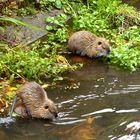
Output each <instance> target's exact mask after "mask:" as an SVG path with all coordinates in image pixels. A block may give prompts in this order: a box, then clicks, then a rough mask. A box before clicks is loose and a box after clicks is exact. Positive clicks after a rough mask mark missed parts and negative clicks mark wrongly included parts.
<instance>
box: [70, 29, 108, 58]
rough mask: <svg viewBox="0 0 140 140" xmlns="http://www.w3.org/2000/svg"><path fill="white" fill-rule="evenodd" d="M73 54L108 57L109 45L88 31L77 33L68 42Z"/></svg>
mask: <svg viewBox="0 0 140 140" xmlns="http://www.w3.org/2000/svg"><path fill="white" fill-rule="evenodd" d="M68 46H69V49H70V51H72V53H76V54H80V55H81V56H88V57H101V56H107V55H108V54H109V52H110V48H109V43H108V42H107V40H105V39H104V38H99V37H97V36H95V35H94V34H92V33H91V32H88V31H78V32H75V33H74V34H73V35H72V36H71V37H70V38H69V41H68Z"/></svg>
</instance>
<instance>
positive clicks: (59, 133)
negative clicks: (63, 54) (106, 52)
mask: <svg viewBox="0 0 140 140" xmlns="http://www.w3.org/2000/svg"><path fill="white" fill-rule="evenodd" d="M85 61H88V62H86V64H85V67H84V68H83V69H82V70H81V71H80V70H79V71H76V72H72V73H69V74H68V75H67V76H68V80H66V81H64V82H62V83H60V84H59V85H58V86H57V88H55V89H49V90H47V92H48V96H49V97H50V98H51V99H52V100H54V102H56V103H57V106H58V110H59V118H58V120H56V121H55V122H53V123H50V122H47V121H42V120H36V119H35V120H34V119H32V120H22V119H21V120H17V121H16V122H15V123H13V124H11V125H8V126H1V127H0V140H89V139H90V140H91V139H92V140H94V139H95V138H94V137H93V136H92V135H91V131H93V130H92V128H95V129H96V132H97V135H96V134H95V135H96V136H95V137H96V139H97V140H134V137H135V135H136V133H135V132H134V134H130V131H126V130H125V129H126V127H127V125H128V124H131V123H133V122H137V124H139V122H140V70H137V71H136V72H133V73H130V72H127V71H124V70H120V69H116V68H114V67H112V66H108V65H107V64H103V62H100V61H98V60H94V61H91V60H86V59H85ZM78 86H79V88H77V87H78ZM88 116H91V117H94V121H93V124H92V125H91V126H90V128H89V126H88V127H87V126H86V124H85V126H83V127H84V128H85V129H84V130H83V128H81V127H80V128H76V129H75V126H77V125H79V124H80V123H81V122H83V121H84V120H85V119H86V118H87V117H88ZM73 126H74V129H73ZM67 130H71V131H72V132H71V133H69V132H68V133H67ZM77 132H78V133H80V135H81V133H82V134H83V135H84V138H83V139H81V138H80V136H76V135H78V134H77ZM64 133H67V134H66V135H64ZM85 135H86V136H85ZM87 135H88V137H87ZM139 139H140V138H139V135H138V136H137V139H136V140H139Z"/></svg>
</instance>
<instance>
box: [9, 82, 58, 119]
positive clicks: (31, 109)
mask: <svg viewBox="0 0 140 140" xmlns="http://www.w3.org/2000/svg"><path fill="white" fill-rule="evenodd" d="M17 97H19V98H20V99H21V100H22V103H23V105H22V106H17V107H16V108H15V112H16V113H17V114H18V115H19V116H22V117H27V116H30V117H33V118H44V119H50V120H52V119H54V118H56V117H57V108H56V106H55V104H54V102H53V101H52V100H50V99H49V98H48V97H47V93H46V91H45V90H44V89H43V88H42V87H41V86H40V85H39V84H37V83H36V82H28V83H25V84H24V85H23V86H22V87H21V88H20V89H18V90H17V91H16V96H15V98H14V101H13V105H12V109H11V111H10V113H9V115H10V116H12V113H13V110H14V106H15V103H16V98H17Z"/></svg>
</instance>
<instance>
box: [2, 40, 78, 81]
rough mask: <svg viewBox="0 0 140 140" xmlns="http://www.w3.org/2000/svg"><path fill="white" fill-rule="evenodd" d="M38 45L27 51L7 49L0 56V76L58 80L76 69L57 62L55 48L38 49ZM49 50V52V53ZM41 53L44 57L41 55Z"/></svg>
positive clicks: (23, 49)
mask: <svg viewBox="0 0 140 140" xmlns="http://www.w3.org/2000/svg"><path fill="white" fill-rule="evenodd" d="M40 45H41V44H40V43H38V45H37V44H36V45H32V46H31V47H30V48H28V49H27V50H26V49H25V48H22V46H18V47H16V48H13V49H8V50H7V53H5V55H2V56H1V59H0V76H1V77H2V76H6V77H9V78H10V76H11V75H13V74H14V75H15V78H19V77H20V78H22V77H26V78H29V79H36V80H40V79H41V77H46V78H58V77H59V76H61V73H63V72H65V71H67V70H69V69H75V68H76V67H75V66H70V65H69V64H68V63H64V64H63V63H59V62H58V60H57V58H58V57H59V55H57V51H56V49H55V46H49V45H46V44H44V45H43V46H42V47H40ZM45 45H46V46H45ZM37 46H39V47H37ZM44 47H45V48H46V49H45V50H44ZM50 48H51V52H50V51H49V50H50ZM42 49H43V50H42ZM42 51H43V52H44V55H42V54H43V53H42Z"/></svg>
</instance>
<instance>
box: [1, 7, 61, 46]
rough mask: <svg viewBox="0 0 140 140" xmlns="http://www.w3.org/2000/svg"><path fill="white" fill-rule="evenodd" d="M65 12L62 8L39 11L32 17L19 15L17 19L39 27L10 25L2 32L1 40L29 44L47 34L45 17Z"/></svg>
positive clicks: (13, 43)
mask: <svg viewBox="0 0 140 140" xmlns="http://www.w3.org/2000/svg"><path fill="white" fill-rule="evenodd" d="M61 13H63V11H62V10H56V9H54V10H52V11H51V12H49V13H48V14H47V13H44V12H39V13H38V14H37V15H35V16H33V17H30V16H26V17H18V18H17V19H19V20H21V21H23V22H26V23H28V24H31V25H32V26H35V27H37V28H36V29H35V30H34V29H32V27H31V28H28V27H26V26H15V25H13V26H8V27H7V29H6V31H5V32H0V40H4V41H7V42H8V43H9V44H10V45H12V46H14V45H16V44H19V43H20V44H23V45H28V44H30V43H32V42H34V41H36V40H38V39H39V38H42V37H43V36H45V35H47V32H46V30H45V27H46V22H45V17H47V16H57V15H59V14H61Z"/></svg>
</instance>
